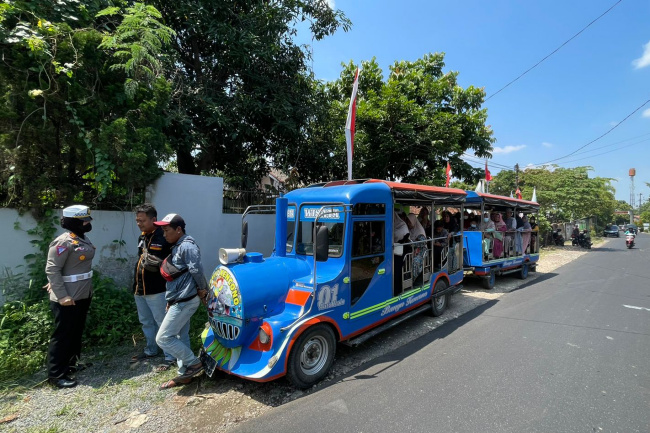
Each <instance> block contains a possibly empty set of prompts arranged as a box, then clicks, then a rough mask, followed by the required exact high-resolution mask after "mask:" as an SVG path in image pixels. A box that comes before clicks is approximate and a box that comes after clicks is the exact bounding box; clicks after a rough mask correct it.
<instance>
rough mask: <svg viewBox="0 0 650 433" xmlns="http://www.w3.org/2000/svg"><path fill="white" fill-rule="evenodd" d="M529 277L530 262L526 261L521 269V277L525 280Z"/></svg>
mask: <svg viewBox="0 0 650 433" xmlns="http://www.w3.org/2000/svg"><path fill="white" fill-rule="evenodd" d="M526 278H528V263H524V264H523V265H522V266H521V269H520V270H519V279H521V280H525V279H526Z"/></svg>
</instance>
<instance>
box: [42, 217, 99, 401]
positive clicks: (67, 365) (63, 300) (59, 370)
mask: <svg viewBox="0 0 650 433" xmlns="http://www.w3.org/2000/svg"><path fill="white" fill-rule="evenodd" d="M91 220H92V218H91V217H90V209H88V206H83V205H74V206H69V207H67V208H65V209H63V217H61V227H63V228H64V229H66V230H67V231H66V232H65V233H63V234H62V235H61V236H59V237H57V238H56V239H54V240H53V241H52V243H51V244H50V249H49V250H48V253H47V264H46V265H45V273H46V274H47V280H48V284H47V285H46V286H45V288H46V289H47V291H48V292H49V294H50V308H51V309H52V314H53V315H54V332H53V333H52V337H51V338H50V346H49V348H48V354H47V364H48V365H47V367H48V382H49V383H50V384H51V385H52V386H55V387H57V388H72V387H74V386H77V380H76V379H75V378H74V377H73V376H72V374H74V373H75V372H77V371H81V370H83V369H84V368H86V366H87V365H84V364H80V363H78V361H79V358H80V357H81V337H82V336H83V332H84V327H85V326H86V316H87V315H88V308H89V307H90V300H91V298H92V295H93V286H92V276H93V271H92V270H91V267H92V260H93V257H94V256H95V246H94V245H93V244H92V243H91V242H90V239H88V238H87V237H86V235H85V234H86V233H87V232H89V231H90V230H92V224H91V223H90V221H91Z"/></svg>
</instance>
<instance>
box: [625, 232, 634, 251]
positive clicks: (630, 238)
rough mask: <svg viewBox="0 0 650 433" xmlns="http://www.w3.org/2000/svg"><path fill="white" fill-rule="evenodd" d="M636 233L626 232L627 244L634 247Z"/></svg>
mask: <svg viewBox="0 0 650 433" xmlns="http://www.w3.org/2000/svg"><path fill="white" fill-rule="evenodd" d="M634 237H635V236H634V233H631V232H627V233H625V246H626V247H628V248H632V247H633V246H634Z"/></svg>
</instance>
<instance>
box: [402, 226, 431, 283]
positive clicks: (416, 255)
mask: <svg viewBox="0 0 650 433" xmlns="http://www.w3.org/2000/svg"><path fill="white" fill-rule="evenodd" d="M407 225H408V228H409V232H410V233H409V237H410V239H411V241H412V242H417V243H416V244H414V245H412V248H413V280H415V279H416V278H417V277H419V276H420V274H421V273H422V268H423V267H424V254H425V253H426V251H427V244H426V242H425V241H426V235H425V233H424V228H422V224H420V221H418V219H417V217H416V216H415V214H414V213H410V214H409V215H408V220H407ZM418 241H420V242H418Z"/></svg>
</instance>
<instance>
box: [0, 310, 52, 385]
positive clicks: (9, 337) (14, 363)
mask: <svg viewBox="0 0 650 433" xmlns="http://www.w3.org/2000/svg"><path fill="white" fill-rule="evenodd" d="M52 325H53V318H52V314H51V313H50V308H49V302H48V301H47V300H41V301H39V302H37V303H34V304H31V305H29V304H26V303H25V302H21V301H12V302H7V303H5V304H4V305H3V306H2V307H1V308H0V382H7V381H10V380H13V379H16V378H17V377H19V376H22V375H24V374H28V373H32V372H34V371H36V370H38V369H39V368H40V367H41V366H42V365H43V364H44V362H45V358H46V356H47V345H48V341H49V338H50V334H51V332H52Z"/></svg>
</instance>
